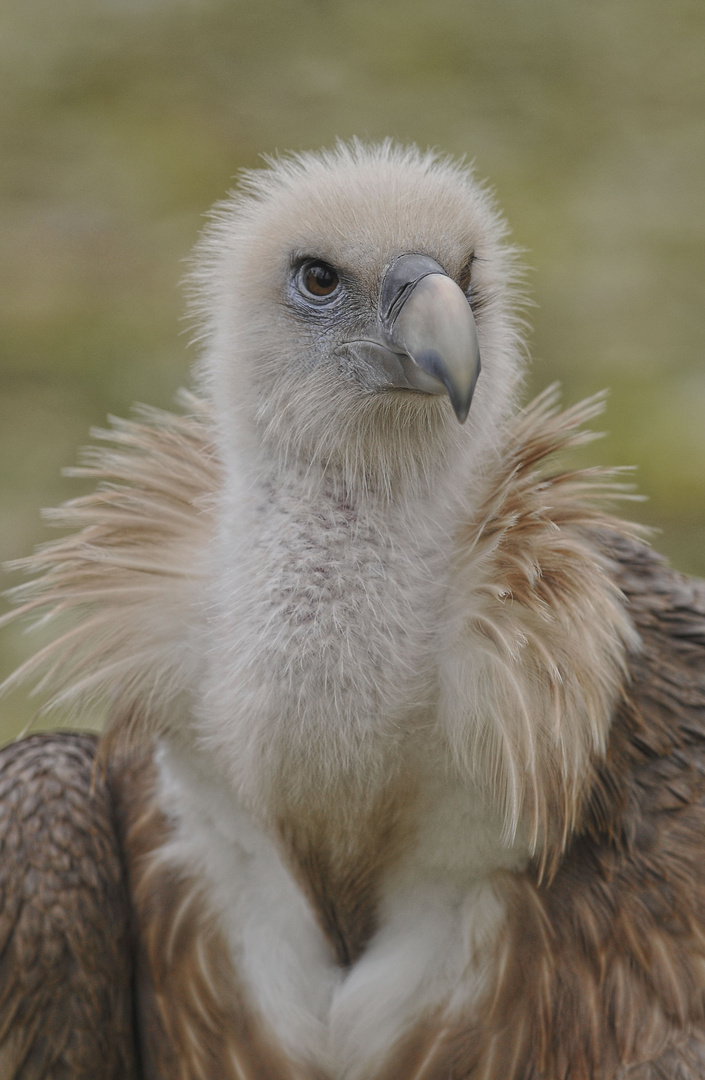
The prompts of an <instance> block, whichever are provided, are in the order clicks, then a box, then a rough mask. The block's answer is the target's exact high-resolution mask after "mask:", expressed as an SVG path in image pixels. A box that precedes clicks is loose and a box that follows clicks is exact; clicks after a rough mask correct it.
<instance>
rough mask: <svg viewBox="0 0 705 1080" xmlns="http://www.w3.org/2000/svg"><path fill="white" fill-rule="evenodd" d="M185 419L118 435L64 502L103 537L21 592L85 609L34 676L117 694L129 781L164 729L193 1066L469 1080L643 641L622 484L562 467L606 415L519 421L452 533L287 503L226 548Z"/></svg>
mask: <svg viewBox="0 0 705 1080" xmlns="http://www.w3.org/2000/svg"><path fill="white" fill-rule="evenodd" d="M189 407H190V410H191V415H190V417H188V418H186V419H178V418H174V417H170V416H165V415H163V414H150V415H149V416H148V417H147V418H145V419H144V420H143V422H135V423H131V424H122V425H121V426H120V427H119V428H118V431H117V433H116V434H115V435H114V436H113V438H114V440H115V441H116V442H117V444H118V445H117V448H115V449H113V450H109V451H107V452H106V453H105V454H104V455H103V456H102V457H101V458H100V459H99V460H98V462H97V463H96V464H95V466H91V467H90V468H89V469H88V470H87V472H88V473H90V474H91V475H94V476H96V477H98V478H113V480H116V481H117V483H113V486H112V487H110V488H108V489H104V490H102V491H101V490H99V491H98V492H97V493H96V494H95V495H93V496H91V497H89V498H88V499H83V500H78V501H77V502H75V503H74V504H69V506H68V507H66V508H65V509H64V510H63V511H62V512H61V514H62V517H61V522H62V524H67V523H68V524H71V525H73V526H74V527H75V526H76V524H79V525H81V526H83V532H82V533H79V534H78V535H77V536H73V537H70V538H69V539H68V540H62V541H59V542H58V543H57V544H56V545H55V546H54V547H53V548H50V549H45V551H44V552H42V553H41V554H39V555H38V556H35V557H34V560H29V562H30V565H31V566H32V567H33V568H34V569H39V570H41V571H43V576H42V577H40V578H39V579H38V580H37V581H35V582H33V583H31V584H30V585H29V586H23V587H22V589H21V597H20V598H21V599H22V600H23V601H24V608H23V610H25V611H26V610H34V609H40V610H45V611H46V610H47V609H48V610H50V611H58V610H60V609H65V608H66V607H69V608H70V607H73V608H74V609H77V610H78V612H79V615H80V616H81V617H80V618H79V621H78V622H77V624H76V625H75V626H74V627H72V628H71V629H69V630H68V631H66V632H65V633H64V634H63V635H61V636H59V637H57V639H56V640H55V642H54V643H53V644H52V645H50V646H49V647H48V649H46V650H45V651H44V652H43V653H42V654H39V657H38V658H36V659H35V660H33V661H32V662H31V663H30V664H29V665H28V666H27V669H26V670H25V671H24V672H23V673H22V674H23V675H26V674H28V672H34V671H35V670H37V669H38V668H39V667H40V666H41V665H42V664H44V665H47V664H48V669H49V675H48V677H47V678H46V679H45V683H47V682H49V683H50V684H51V685H53V686H54V687H55V688H56V696H57V697H58V698H60V699H65V698H67V697H68V698H72V699H73V700H78V701H79V702H80V701H86V702H89V701H92V700H94V698H95V696H96V695H99V694H103V695H105V696H107V697H108V698H109V699H110V700H111V713H112V723H111V727H110V728H109V731H108V736H107V738H106V740H105V743H104V746H105V752H106V754H108V755H112V756H113V758H114V760H115V761H118V760H119V757H120V755H119V754H118V753H117V750H116V749H115V742H116V740H117V741H118V742H120V740H121V739H122V737H123V736H125V735H128V736H129V737H130V740H131V742H132V743H133V745H134V743H135V742H142V741H144V739H145V737H146V736H148V735H149V736H152V735H154V734H155V733H156V734H159V736H160V742H159V748H158V749H157V751H156V752H155V754H154V756H153V758H152V757H150V756H149V755H148V756H147V757H146V758H143V759H142V764H141V765H139V766H134V765H129V766H120V768H122V770H123V772H122V780H121V782H120V785H119V786H121V790H122V792H123V795H122V803H123V811H122V813H123V822H124V836H125V845H126V851H127V853H128V861H129V863H130V873H131V875H132V881H131V890H132V894H133V897H134V899H135V907H136V912H137V915H136V918H137V922H138V925H141V927H142V932H141V945H140V948H141V950H142V961H141V969H140V970H141V973H142V975H141V978H142V994H143V998H144V1001H145V1002H147V1005H146V1006H145V1007H147V1008H149V1009H150V1010H151V1014H152V1015H153V1017H154V1018H155V1020H154V1031H155V1032H161V1033H162V1034H161V1035H160V1036H158V1038H162V1041H163V1043H164V1045H171V1046H174V1045H178V1046H179V1047H181V1051H180V1056H179V1055H178V1054H177V1055H175V1056H174V1057H173V1061H172V1072H169V1075H174V1076H179V1075H180V1076H183V1077H184V1080H185V1078H186V1077H189V1078H190V1077H192V1076H193V1077H195V1076H203V1077H205V1076H215V1075H217V1076H219V1077H223V1078H226V1077H230V1076H232V1077H238V1078H243V1077H245V1078H248V1080H249V1078H250V1077H252V1080H255V1078H256V1077H263V1076H267V1077H272V1078H273V1080H274V1078H277V1077H280V1076H281V1077H292V1078H293V1077H299V1078H301V1077H330V1078H333V1080H342V1078H345V1080H358V1078H359V1080H363V1078H365V1080H371V1078H373V1077H374V1078H379V1080H384V1078H385V1077H389V1078H390V1080H393V1078H398V1077H401V1076H404V1077H405V1078H408V1080H411V1078H412V1077H413V1078H414V1080H431V1078H433V1077H436V1076H441V1075H443V1076H445V1075H447V1074H448V1070H449V1069H451V1067H452V1033H453V1032H454V1031H457V1029H458V1023H459V1020H458V1018H459V1017H460V1016H463V1017H466V1018H470V1019H469V1020H468V1022H467V1023H465V1029H467V1028H468V1025H470V1026H471V1023H475V1022H476V1020H472V1018H473V1017H474V1018H477V1017H480V1016H484V1017H485V1029H487V1023H488V1017H489V1015H490V1013H491V1008H492V1006H491V994H492V987H493V986H495V985H496V981H497V978H498V974H497V973H498V968H499V966H501V965H502V964H503V963H505V964H506V963H507V959H506V957H507V953H506V948H507V926H508V921H507V920H508V919H510V917H511V912H512V911H515V909H516V896H517V888H518V886H517V882H519V881H521V880H523V878H522V875H523V873H524V870H525V868H526V867H527V865H528V864H529V863H531V864H532V865H533V866H534V868H536V872H537V873H538V876H539V877H540V875H541V874H542V873H546V872H548V873H550V872H551V871H552V868H553V867H554V866H555V863H556V860H557V859H558V857H559V855H560V853H561V851H562V850H563V848H564V846H565V843H566V840H567V838H568V837H569V836H570V834H571V833H572V831H573V829H574V828H575V826H576V823H578V822H579V819H580V813H581V806H582V800H583V797H584V795H585V792H586V789H587V787H588V786H589V784H590V781H591V777H592V770H593V768H594V764H595V762H597V761H599V759H600V757H601V755H603V754H604V750H605V746H606V741H607V737H608V732H609V725H610V717H611V715H612V712H613V708H614V703H615V700H616V698H617V696H618V694H619V689H620V686H621V684H622V682H623V680H624V671H625V666H624V665H625V654H626V652H627V650H629V649H630V648H636V646H637V641H636V635H635V633H634V631H633V629H632V628H631V624H630V622H629V620H628V618H627V616H626V615H625V612H624V606H623V598H622V597H621V594H620V593H619V591H618V590H617V588H616V587H615V586H614V585H613V584H612V578H611V575H610V566H609V562H608V559H607V557H606V556H605V555H603V554H602V543H601V534H602V531H604V530H608V531H610V532H612V533H614V532H615V531H616V532H620V531H623V530H624V526H622V525H621V524H620V523H619V522H617V521H616V520H615V519H613V518H611V517H609V516H607V515H606V514H605V513H603V512H602V511H601V510H600V509H599V508H597V505H596V501H597V502H599V500H600V499H602V500H603V501H604V499H605V498H608V497H614V495H615V494H619V491H618V488H617V486H616V485H614V483H613V482H612V480H611V479H610V477H609V476H605V475H603V474H601V473H600V472H599V471H596V470H591V471H588V472H574V473H557V474H555V475H551V474H550V473H548V472H547V470H546V467H545V460H546V458H547V457H549V456H550V455H551V454H553V453H555V452H556V451H562V450H565V449H567V448H570V447H571V446H574V445H576V444H579V443H580V442H581V441H582V440H583V439H584V438H585V437H586V436H585V434H584V432H583V431H582V430H581V425H582V424H583V423H584V422H585V421H586V420H588V419H590V418H591V417H592V416H594V415H595V414H596V413H597V412H598V411H599V407H600V406H599V402H595V401H592V402H587V403H584V404H583V405H582V406H579V407H576V408H575V409H573V410H568V411H567V412H563V413H559V412H558V411H557V408H556V404H555V399H554V397H553V396H551V395H550V394H549V395H544V396H543V397H541V398H539V399H538V400H537V401H536V402H535V403H534V404H533V405H532V406H530V407H529V408H528V409H527V410H526V411H525V412H524V413H522V414H521V415H520V416H518V417H516V416H515V417H513V418H512V420H511V421H510V422H509V428H508V431H507V432H506V433H505V435H504V436H503V437H502V438H501V439H499V440H498V445H500V446H502V447H504V450H503V453H502V458H501V460H497V462H496V464H495V466H494V468H493V470H492V473H491V475H487V476H486V477H485V478H484V479H483V482H482V490H481V491H479V493H478V491H477V490H476V491H475V492H474V494H473V499H472V507H470V506H469V505H468V506H464V505H463V504H462V503H457V502H456V504H455V505H454V508H453V513H452V515H450V516H448V518H447V519H445V520H444V519H443V515H442V509H443V508H442V506H439V505H438V504H435V505H431V504H429V506H428V507H427V508H426V509H425V510H424V509H423V508H422V510H421V511H420V512H417V513H416V515H415V516H414V515H412V514H411V513H410V512H409V511H408V510H407V511H405V512H404V513H398V514H396V516H395V515H394V514H391V513H387V515H386V517H385V518H384V520H383V521H382V520H381V519H380V517H379V516H377V517H375V515H374V514H371V513H370V512H368V511H364V512H361V510H360V508H359V507H355V505H353V504H352V503H349V502H346V501H345V500H340V499H337V500H336V499H330V498H327V499H322V500H319V501H318V502H316V503H315V504H313V503H311V502H309V503H308V504H307V503H306V502H305V501H302V500H301V498H300V497H296V498H291V499H289V497H288V496H287V495H286V494H285V493H284V494H283V493H282V492H273V491H266V490H264V489H263V490H260V491H259V492H258V493H257V495H256V496H252V497H251V498H249V499H248V500H245V502H244V503H243V502H239V503H238V509H237V515H236V514H235V511H234V510H233V511H232V513H231V512H230V511H229V510H228V507H227V505H226V506H225V508H224V509H223V507H222V503H221V504H220V510H219V511H218V517H219V522H220V525H219V532H218V535H216V536H214V535H213V533H214V520H215V517H216V512H215V507H216V505H218V504H219V497H218V495H217V492H218V488H219V484H220V478H219V467H218V464H217V462H216V461H215V460H214V456H213V451H212V448H211V446H210V441H209V437H208V417H207V415H206V414H205V412H204V411H203V408H202V406H201V405H200V404H199V403H198V402H195V401H193V400H189ZM248 515H249V517H248ZM236 517H237V520H236ZM214 568H215V574H214ZM156 912H159V915H158V916H157V915H156V914H155V913H156ZM503 957H504V960H503V959H502V958H503ZM223 1031H226V1032H228V1034H227V1037H226V1038H225V1039H224V1038H223V1037H222V1032H223ZM218 1032H220V1033H221V1034H220V1035H218V1034H217V1033H218ZM155 1038H157V1036H155ZM158 1038H157V1041H158ZM448 1040H451V1041H450V1042H448ZM483 1045H485V1046H487V1045H489V1044H488V1043H487V1040H485V1043H484V1044H483ZM441 1046H442V1047H444V1049H443V1052H442V1053H441V1051H440V1050H439V1047H441ZM165 1052H166V1051H165ZM155 1053H157V1051H155ZM487 1053H490V1050H487ZM160 1060H161V1059H160ZM164 1060H166V1059H164ZM189 1061H190V1062H192V1063H194V1064H191V1065H188V1064H186V1063H187V1062H189ZM439 1063H440V1064H439ZM477 1067H478V1069H479V1070H480V1071H478V1072H477V1075H478V1076H480V1075H484V1074H483V1073H482V1071H481V1069H482V1067H483V1066H482V1062H479V1063H478V1066H477ZM189 1069H190V1070H191V1071H188V1070H189ZM179 1070H180V1071H179ZM438 1070H440V1071H438ZM443 1070H445V1071H443ZM463 1075H465V1073H463ZM468 1075H469V1074H468ZM474 1075H475V1073H474V1072H473V1076H474Z"/></svg>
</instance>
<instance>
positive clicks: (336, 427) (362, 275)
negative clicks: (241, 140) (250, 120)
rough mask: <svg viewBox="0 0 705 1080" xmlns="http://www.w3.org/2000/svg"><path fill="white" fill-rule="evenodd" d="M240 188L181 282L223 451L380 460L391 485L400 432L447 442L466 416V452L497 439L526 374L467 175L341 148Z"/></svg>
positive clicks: (292, 162) (505, 281) (384, 150)
mask: <svg viewBox="0 0 705 1080" xmlns="http://www.w3.org/2000/svg"><path fill="white" fill-rule="evenodd" d="M242 189H243V190H242V193H239V194H235V195H234V196H233V197H232V198H231V199H230V200H229V201H227V202H225V203H224V204H222V205H221V206H220V207H219V209H218V210H217V212H216V215H215V218H214V221H213V223H212V225H211V226H210V228H209V229H208V230H207V232H206V235H205V237H204V239H203V241H202V242H201V245H200V246H199V248H198V251H197V256H196V267H197V268H196V271H195V273H194V275H193V280H194V283H195V285H196V297H197V301H196V309H197V312H198V313H199V314H200V316H201V318H202V320H203V323H204V334H203V336H204V338H205V340H206V343H207V347H206V359H205V364H204V369H205V372H206V377H207V379H208V381H209V382H210V383H211V393H212V396H213V398H214V400H215V403H216V408H217V409H218V411H219V418H220V423H221V430H222V431H223V433H224V437H225V442H226V444H227V443H229V442H230V443H231V442H232V440H233V438H234V437H235V438H236V441H237V440H239V439H241V438H242V436H243V434H244V433H245V432H248V433H249V434H250V435H252V434H253V433H254V434H255V438H256V439H257V441H258V442H260V443H262V442H263V441H264V442H265V443H267V445H268V448H269V447H271V445H272V444H274V446H275V447H276V448H277V449H278V451H279V452H283V453H284V454H285V456H286V457H287V459H290V458H291V456H292V455H293V456H294V457H297V458H301V459H303V461H304V462H306V463H307V464H308V465H310V463H311V462H312V461H316V460H318V461H321V462H325V463H330V462H331V461H334V460H335V459H336V458H340V459H341V460H343V459H346V458H350V456H351V448H354V451H355V452H354V455H352V456H354V457H355V460H356V461H360V460H362V461H364V462H366V463H367V465H370V464H373V463H374V461H375V459H378V458H379V454H380V451H381V450H382V449H384V453H383V457H384V459H385V466H386V467H387V468H388V469H391V471H394V461H393V459H394V456H395V455H397V456H401V457H403V456H404V455H405V454H408V453H409V448H408V446H407V445H404V444H405V443H407V442H408V437H409V436H410V435H411V437H412V439H413V440H416V444H417V446H416V449H417V450H418V442H419V439H421V440H423V439H424V438H425V437H426V436H427V434H428V433H429V432H432V433H434V434H435V435H436V436H437V435H438V434H439V433H441V432H444V433H445V437H446V438H447V439H456V438H457V437H458V432H457V428H458V424H457V422H458V421H460V422H461V423H463V422H464V421H465V420H466V417H467V416H468V410H470V421H469V423H468V425H467V427H468V430H470V431H471V432H472V435H471V436H470V437H473V436H474V437H475V438H478V437H481V435H482V433H488V432H490V431H491V430H492V428H493V427H494V425H496V422H497V420H498V419H499V418H500V416H501V414H503V413H504V412H505V410H506V408H507V406H508V404H509V403H510V402H511V400H512V391H513V389H514V385H515V382H516V376H517V373H518V371H519V368H520V362H519V359H518V355H517V344H516V341H517V335H516V333H515V326H514V322H513V319H512V315H511V313H510V307H511V305H510V293H511V281H512V271H513V264H512V255H511V252H510V251H509V249H507V247H506V246H505V245H504V244H503V238H504V234H505V229H504V226H503V223H502V222H501V220H500V219H499V218H498V216H497V215H496V213H495V211H494V209H493V206H492V203H491V200H490V198H489V196H488V195H487V193H486V192H485V191H484V190H482V189H481V188H480V187H478V185H477V184H476V182H475V181H474V180H473V179H472V177H471V175H470V173H469V172H468V171H467V170H466V169H463V168H461V167H459V166H458V165H456V164H451V163H449V162H447V161H445V160H443V159H439V158H438V157H437V156H435V155H433V154H425V155H424V154H421V153H419V152H418V151H417V150H415V149H399V148H394V147H392V146H390V145H383V146H381V147H380V146H377V147H365V146H362V145H361V144H352V145H350V146H343V145H341V146H339V147H338V148H337V149H336V150H334V151H332V152H329V153H327V154H323V155H316V156H313V155H309V156H307V155H303V156H301V157H296V158H292V159H289V160H285V161H283V162H278V163H275V164H273V165H272V168H271V169H270V170H269V171H262V172H255V173H250V174H248V175H246V177H245V179H244V182H243V184H242ZM476 384H477V392H476V393H475V390H476ZM471 403H472V408H471ZM235 433H237V435H235ZM268 453H271V449H268ZM412 456H413V455H412Z"/></svg>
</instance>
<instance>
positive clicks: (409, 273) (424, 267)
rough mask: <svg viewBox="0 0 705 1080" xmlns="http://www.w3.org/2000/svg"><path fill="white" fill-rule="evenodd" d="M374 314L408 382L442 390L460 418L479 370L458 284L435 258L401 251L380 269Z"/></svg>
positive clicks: (476, 347)
mask: <svg viewBox="0 0 705 1080" xmlns="http://www.w3.org/2000/svg"><path fill="white" fill-rule="evenodd" d="M379 314H380V325H381V328H382V330H383V332H384V337H385V339H386V341H385V344H387V346H388V347H389V348H391V349H392V350H393V351H394V352H396V353H397V354H399V362H400V366H401V367H402V369H403V371H404V375H405V377H406V379H407V380H408V382H409V383H410V385H411V386H412V387H413V388H414V389H417V390H422V391H426V393H430V394H439V393H447V394H448V397H449V398H450V401H451V404H452V406H453V409H454V410H455V415H456V416H457V417H458V420H459V421H460V423H461V424H462V423H464V421H465V419H466V417H467V415H468V411H469V409H470V402H471V401H472V395H473V392H474V390H475V384H476V382H477V378H478V375H479V374H480V346H479V342H478V339H477V328H476V326H475V319H474V317H473V313H472V309H471V308H470V304H469V303H468V299H467V297H466V295H465V293H464V292H463V290H462V289H461V288H460V286H459V285H456V283H455V282H454V281H453V279H452V278H449V277H448V275H447V274H446V272H445V270H444V269H443V267H442V266H440V265H439V264H438V263H437V262H436V261H435V259H431V258H430V257H429V256H427V255H402V256H400V258H398V259H396V260H395V261H394V262H393V263H392V265H391V266H390V267H389V269H388V270H387V272H386V273H385V275H384V279H383V281H382V288H381V290H380V313H379ZM409 361H410V362H409Z"/></svg>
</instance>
